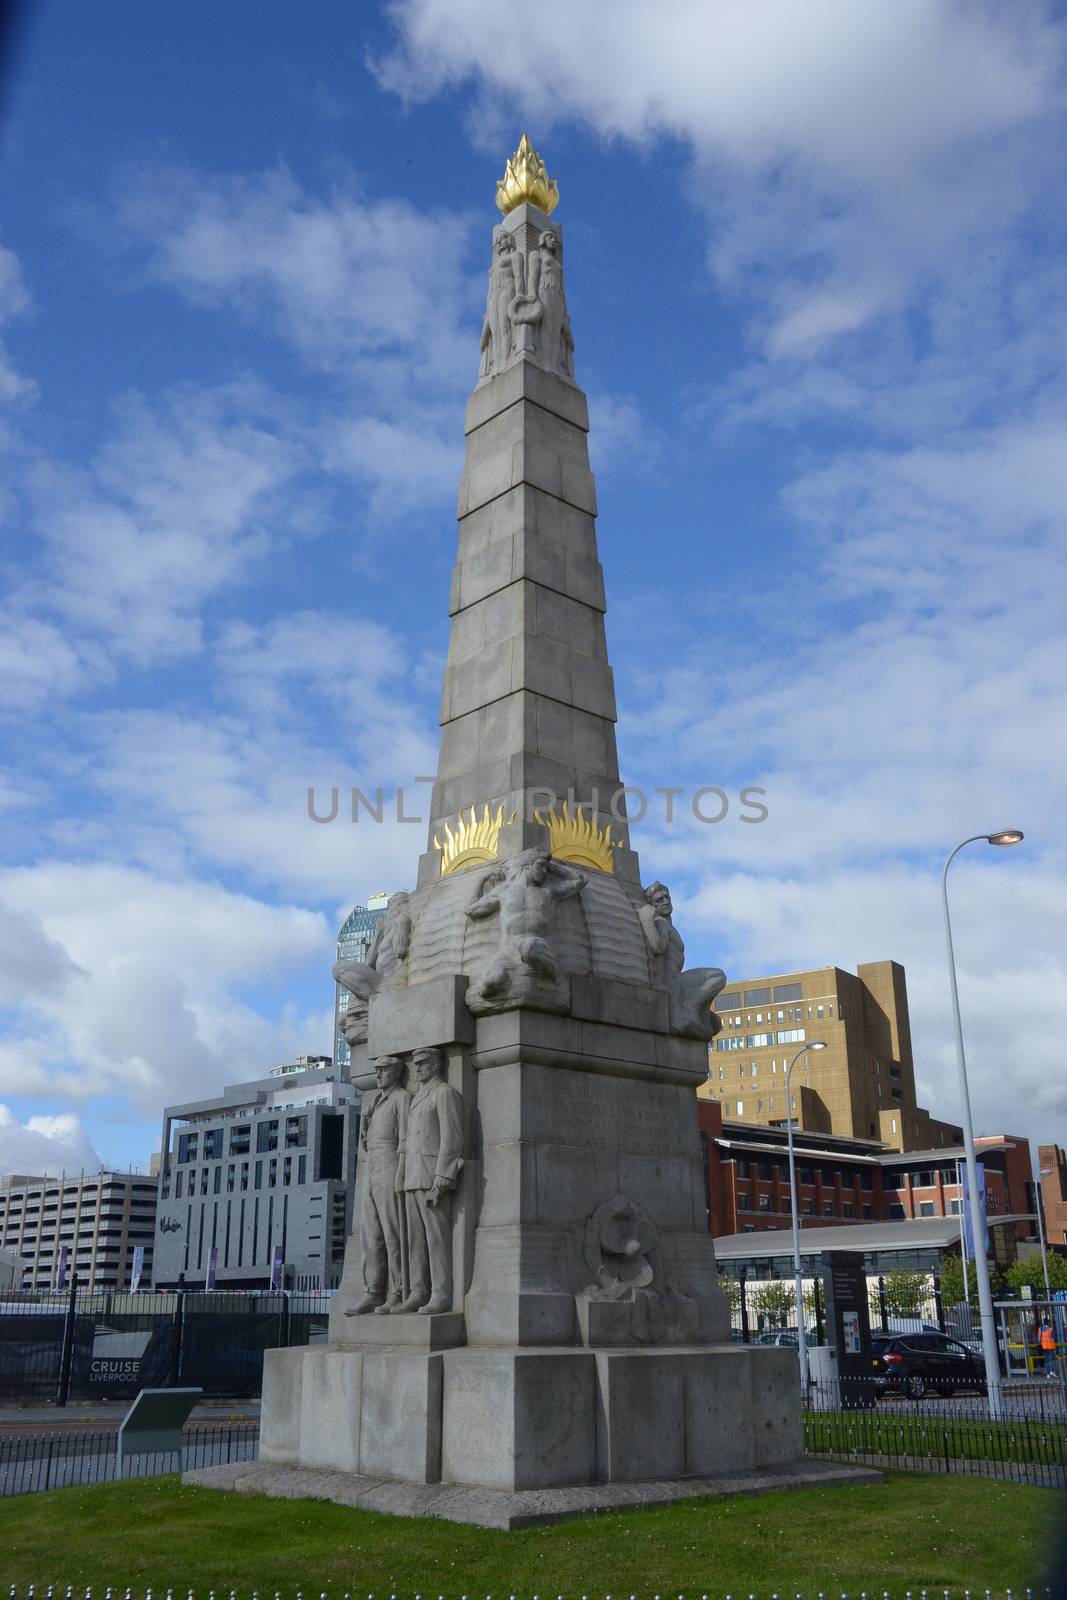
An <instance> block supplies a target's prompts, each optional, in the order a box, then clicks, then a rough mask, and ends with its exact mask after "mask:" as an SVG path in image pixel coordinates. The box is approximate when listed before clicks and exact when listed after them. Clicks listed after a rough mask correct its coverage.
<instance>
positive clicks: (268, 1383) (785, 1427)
mask: <svg viewBox="0 0 1067 1600" xmlns="http://www.w3.org/2000/svg"><path fill="white" fill-rule="evenodd" d="M384 1320H385V1319H379V1321H384ZM412 1320H413V1319H412ZM802 1457H803V1437H802V1431H801V1419H800V1408H799V1406H798V1404H797V1384H796V1357H795V1356H794V1354H793V1352H792V1351H790V1350H785V1349H775V1348H751V1347H747V1346H742V1345H733V1344H728V1345H710V1346H703V1347H701V1346H696V1347H694V1346H666V1347H664V1346H659V1347H656V1348H653V1349H634V1348H632V1347H630V1348H625V1349H607V1350H605V1349H594V1350H590V1349H581V1348H577V1349H576V1348H573V1347H570V1348H565V1349H564V1348H554V1349H543V1348H542V1349H529V1348H526V1349H514V1348H512V1349H492V1348H474V1349H471V1348H462V1347H461V1348H458V1349H456V1348H454V1349H446V1350H436V1351H434V1350H427V1349H421V1350H420V1349H413V1348H411V1347H408V1348H402V1347H400V1346H393V1347H391V1348H390V1347H386V1348H382V1347H372V1346H365V1347H364V1348H362V1349H344V1350H341V1349H336V1348H331V1347H329V1346H325V1347H322V1346H320V1347H310V1348H306V1349H292V1350H271V1351H268V1352H267V1355H266V1360H265V1363H264V1373H263V1406H262V1431H261V1436H260V1462H261V1464H263V1465H267V1464H272V1465H275V1466H286V1467H295V1468H303V1469H329V1470H331V1471H334V1472H340V1473H345V1474H352V1475H358V1476H359V1477H360V1478H372V1477H373V1478H377V1477H379V1476H380V1477H388V1478H390V1479H399V1480H401V1481H403V1482H406V1483H409V1484H432V1483H438V1482H444V1483H446V1484H454V1485H460V1484H462V1485H466V1486H468V1487H470V1488H476V1489H487V1490H494V1491H500V1492H507V1493H514V1492H525V1491H535V1490H536V1491H541V1490H556V1489H560V1488H569V1487H573V1488H586V1487H593V1486H597V1485H605V1484H620V1483H646V1482H650V1481H653V1482H663V1481H667V1480H673V1479H685V1478H692V1477H699V1478H701V1479H704V1478H712V1477H719V1476H721V1475H722V1474H724V1473H731V1474H732V1473H748V1472H752V1471H761V1470H764V1469H769V1470H772V1471H784V1470H791V1469H792V1467H794V1466H795V1465H796V1464H797V1463H798V1462H800V1461H801V1459H802Z"/></svg>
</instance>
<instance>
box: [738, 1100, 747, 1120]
mask: <svg viewBox="0 0 1067 1600" xmlns="http://www.w3.org/2000/svg"><path fill="white" fill-rule="evenodd" d="M744 1114H745V1102H744V1101H743V1100H739V1101H738V1102H737V1115H738V1116H739V1117H743V1116H744Z"/></svg>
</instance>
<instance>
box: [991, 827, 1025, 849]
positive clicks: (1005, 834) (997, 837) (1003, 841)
mask: <svg viewBox="0 0 1067 1600" xmlns="http://www.w3.org/2000/svg"><path fill="white" fill-rule="evenodd" d="M1022 837H1023V831H1022V829H1021V828H1001V830H1000V832H999V833H987V834H986V838H987V839H988V840H989V842H990V844H999V845H1001V846H1002V847H1003V848H1004V849H1007V847H1008V845H1009V844H1020V843H1021V842H1022Z"/></svg>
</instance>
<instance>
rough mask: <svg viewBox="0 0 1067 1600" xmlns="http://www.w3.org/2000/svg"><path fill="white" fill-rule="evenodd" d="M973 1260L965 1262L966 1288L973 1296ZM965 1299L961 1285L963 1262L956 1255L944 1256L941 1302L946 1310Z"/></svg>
mask: <svg viewBox="0 0 1067 1600" xmlns="http://www.w3.org/2000/svg"><path fill="white" fill-rule="evenodd" d="M975 1283H976V1280H975V1276H974V1262H973V1261H968V1263H967V1288H968V1289H969V1290H970V1293H971V1296H972V1298H973V1297H974V1296H975V1293H976V1290H975ZM966 1299H967V1294H966V1292H965V1290H964V1285H963V1262H962V1258H961V1257H960V1256H957V1255H950V1256H945V1257H944V1259H943V1260H942V1262H941V1304H942V1305H943V1306H944V1307H945V1309H946V1310H951V1308H952V1307H953V1306H958V1305H962V1304H963V1302H964V1301H965V1300H966Z"/></svg>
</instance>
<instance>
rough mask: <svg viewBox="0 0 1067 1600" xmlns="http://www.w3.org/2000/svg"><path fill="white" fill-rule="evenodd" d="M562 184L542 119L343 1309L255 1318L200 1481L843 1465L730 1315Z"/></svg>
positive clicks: (484, 336)
mask: <svg viewBox="0 0 1067 1600" xmlns="http://www.w3.org/2000/svg"><path fill="white" fill-rule="evenodd" d="M557 200H558V194H557V189H556V185H555V184H554V183H553V182H552V181H551V180H550V178H549V177H548V174H547V173H546V171H545V167H544V163H543V162H542V161H541V159H540V157H539V156H538V155H537V153H536V152H535V151H534V150H533V149H532V148H531V146H530V144H529V143H528V141H527V140H526V138H525V137H524V138H523V140H522V142H521V144H520V145H519V148H518V150H517V152H516V154H515V155H514V156H513V157H512V159H511V160H510V161H509V162H508V163H507V167H506V170H505V174H504V177H503V179H502V180H501V182H500V183H499V185H498V187H497V205H498V206H499V208H500V210H501V211H502V212H503V220H502V221H501V222H499V223H497V225H496V226H495V227H494V229H493V234H492V241H491V245H490V250H489V285H488V295H487V302H486V310H485V319H484V323H483V326H482V330H481V337H480V341H479V344H478V347H477V348H473V347H472V351H471V367H472V375H473V374H474V372H477V381H476V383H475V386H474V390H473V393H472V394H471V397H470V400H469V402H468V405H467V414H466V436H467V450H466V462H465V466H464V471H463V476H462V478H461V480H460V486H459V541H458V549H457V555H456V564H455V569H454V572H453V577H452V589H451V597H450V600H449V611H450V614H451V635H450V640H449V648H448V661H447V665H446V668H445V673H444V682H443V684H442V689H441V716H440V720H441V742H440V755H439V760H438V767H437V778H436V783H435V786H434V790H433V799H432V816H431V820H430V825H429V833H428V837H427V840H426V850H425V853H424V854H423V855H422V857H421V860H420V862H419V868H418V877H417V882H416V883H415V884H414V886H413V887H412V888H411V889H410V891H409V892H407V893H404V894H400V895H395V896H394V897H393V899H392V900H391V901H390V904H389V908H388V912H387V914H386V916H385V918H384V920H383V922H382V924H381V925H380V929H379V934H378V937H377V938H376V940H375V944H374V947H373V949H372V952H371V954H370V956H369V958H368V960H367V962H366V963H347V964H345V965H343V966H340V967H338V968H337V969H336V976H337V978H338V981H339V982H340V983H341V984H342V985H343V986H344V987H345V989H347V991H348V993H349V994H350V996H351V1005H350V1008H349V1010H348V1014H347V1017H346V1022H345V1029H346V1035H347V1038H348V1040H349V1043H350V1045H351V1049H352V1076H353V1079H354V1081H355V1082H356V1083H357V1084H359V1085H360V1086H361V1087H362V1088H363V1089H364V1091H365V1092H364V1101H363V1125H362V1133H361V1141H362V1159H361V1162H360V1191H359V1197H358V1203H357V1210H356V1218H355V1222H354V1226H353V1231H352V1235H351V1237H350V1239H349V1241H348V1248H347V1252H346V1256H345V1267H344V1276H343V1280H342V1284H341V1287H340V1289H339V1291H338V1292H337V1294H336V1295H335V1297H334V1300H333V1303H332V1309H331V1314H330V1332H329V1342H328V1344H326V1345H320V1346H313V1347H309V1348H307V1349H290V1350H274V1351H270V1352H268V1354H267V1359H266V1368H265V1373H264V1390H263V1409H262V1434H261V1448H260V1462H259V1463H258V1464H257V1465H256V1466H254V1467H247V1468H241V1469H233V1470H232V1471H231V1469H217V1470H215V1471H214V1472H209V1473H206V1474H203V1475H199V1481H203V1482H207V1481H215V1482H219V1483H220V1484H221V1483H222V1482H223V1479H224V1478H225V1475H226V1473H227V1472H229V1473H230V1477H229V1479H227V1480H226V1481H227V1483H228V1484H230V1485H231V1486H233V1485H234V1484H235V1485H236V1486H237V1487H247V1488H255V1489H259V1490H265V1491H266V1492H268V1493H270V1492H278V1493H285V1494H309V1495H318V1496H325V1495H329V1496H332V1497H334V1498H339V1499H342V1500H345V1501H346V1502H348V1503H351V1504H361V1505H367V1506H374V1507H375V1508H377V1509H381V1510H392V1511H396V1512H401V1513H404V1512H406V1513H409V1514H410V1513H412V1512H418V1513H419V1514H422V1515H427V1514H438V1515H442V1516H450V1517H454V1518H458V1519H460V1520H469V1521H474V1522H484V1523H488V1524H493V1525H497V1526H513V1525H516V1524H517V1523H520V1522H522V1521H528V1520H531V1519H534V1520H536V1518H537V1517H539V1516H551V1517H555V1516H562V1515H567V1514H572V1513H577V1512H580V1511H583V1510H589V1509H593V1508H596V1507H606V1506H610V1505H613V1504H621V1503H628V1502H632V1501H633V1500H634V1499H635V1498H640V1499H643V1500H655V1499H656V1498H661V1499H673V1498H676V1497H677V1496H678V1494H679V1493H705V1494H706V1493H708V1492H709V1484H710V1481H711V1480H714V1481H715V1483H717V1484H718V1485H720V1486H721V1485H722V1484H723V1483H724V1481H725V1480H727V1479H730V1478H733V1480H734V1481H735V1485H736V1484H737V1483H739V1482H740V1481H742V1480H741V1479H740V1478H739V1477H738V1475H744V1474H751V1473H752V1472H753V1471H754V1470H757V1469H758V1471H759V1473H760V1476H761V1482H762V1483H763V1484H764V1485H765V1484H766V1482H767V1480H768V1477H771V1478H774V1477H775V1476H778V1477H779V1478H784V1477H785V1476H786V1475H788V1476H789V1477H791V1478H792V1479H795V1478H796V1477H798V1476H800V1477H807V1478H809V1479H820V1480H821V1479H824V1478H825V1477H826V1476H827V1475H828V1474H832V1473H833V1472H834V1471H835V1470H838V1469H832V1468H827V1467H819V1466H815V1465H814V1464H808V1465H807V1466H805V1465H804V1464H803V1463H801V1461H800V1458H801V1455H802V1441H801V1429H800V1403H799V1389H798V1382H797V1361H796V1354H795V1352H792V1351H789V1350H784V1349H783V1350H779V1349H767V1348H756V1349H749V1348H745V1347H742V1346H738V1345H733V1344H731V1343H730V1342H729V1326H728V1324H729V1318H728V1311H727V1306H726V1302H725V1300H724V1297H723V1296H722V1294H721V1292H720V1290H719V1289H718V1286H717V1282H716V1273H715V1254H714V1248H713V1244H712V1240H711V1237H710V1235H709V1232H708V1221H707V1207H706V1197H705V1188H704V1175H703V1164H702V1159H701V1149H700V1143H699V1135H698V1130H697V1118H696V1105H695V1096H694V1091H695V1089H696V1087H697V1085H698V1084H699V1083H701V1082H702V1081H703V1080H704V1079H705V1078H706V1076H707V1052H708V1040H709V1039H710V1038H711V1036H712V1033H713V1031H714V1027H715V1023H714V1021H713V1018H712V1015H711V1012H710V1001H711V1000H712V999H713V997H714V996H715V995H716V994H717V993H718V991H719V989H720V988H721V986H722V984H723V982H724V977H723V974H722V972H720V971H719V970H718V969H714V968H689V967H687V966H686V964H685V946H684V944H683V942H682V938H681V935H680V934H679V932H678V930H677V929H676V928H675V926H674V920H673V917H674V914H673V907H672V904H671V897H670V893H669V891H668V889H667V887H666V886H665V885H664V884H662V883H656V882H653V883H644V882H643V881H642V876H641V870H640V866H639V863H638V858H637V855H636V853H635V851H634V850H633V849H632V848H631V845H630V839H629V832H628V827H627V823H626V820H625V815H626V813H625V804H624V794H623V792H622V785H621V782H620V778H619V770H618V760H617V756H616V748H615V692H614V687H613V683H612V675H611V667H610V664H609V662H608V651H607V644H606V641H605V632H604V585H603V577H602V573H601V567H600V562H599V560H598V557H597V546H596V536H595V528H594V519H595V515H596V494H595V489H594V484H593V476H592V473H591V472H590V470H589V457H588V448H587V433H588V426H589V424H588V416H587V409H586V401H585V396H584V395H583V393H582V391H581V390H580V389H579V388H578V386H577V384H576V382H575V378H574V363H575V348H576V337H575V331H574V329H573V328H572V325H571V320H570V316H569V314H568V310H567V292H566V289H567V270H568V268H567V262H566V254H565V250H564V237H563V229H562V227H561V226H560V224H559V223H558V222H556V221H554V220H553V212H554V210H555V207H556V204H557ZM620 818H621V819H622V820H619V819H620ZM220 1474H221V1475H222V1476H220ZM635 1485H640V1486H641V1489H640V1492H637V1491H636V1490H635Z"/></svg>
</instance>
